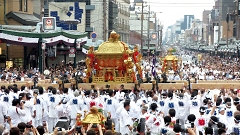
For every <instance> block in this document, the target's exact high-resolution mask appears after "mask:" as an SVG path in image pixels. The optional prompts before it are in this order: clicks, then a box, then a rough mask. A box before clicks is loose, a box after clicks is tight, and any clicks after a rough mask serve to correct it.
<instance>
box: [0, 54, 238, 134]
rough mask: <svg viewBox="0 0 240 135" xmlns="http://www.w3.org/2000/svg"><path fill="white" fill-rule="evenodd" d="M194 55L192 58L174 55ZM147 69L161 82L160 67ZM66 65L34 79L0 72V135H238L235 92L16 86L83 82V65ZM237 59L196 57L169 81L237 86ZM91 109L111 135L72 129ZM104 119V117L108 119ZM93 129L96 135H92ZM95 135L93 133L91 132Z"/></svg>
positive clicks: (25, 73)
mask: <svg viewBox="0 0 240 135" xmlns="http://www.w3.org/2000/svg"><path fill="white" fill-rule="evenodd" d="M180 52H181V54H179V56H181V55H182V54H183V53H184V54H189V55H190V54H191V55H197V54H194V53H193V52H187V51H180ZM189 61H190V60H189ZM152 66H155V67H156V68H155V69H156V72H157V73H158V74H157V75H159V78H161V72H160V70H161V69H162V67H161V62H159V63H157V64H156V65H151V61H149V59H146V60H145V61H143V67H144V72H143V74H144V76H148V77H149V76H150V77H152V70H151V69H152ZM72 67H73V66H72V63H71V62H69V63H68V64H63V63H61V64H59V65H52V66H51V67H49V68H46V69H45V70H44V72H43V73H40V72H39V71H38V69H37V68H33V69H29V70H24V69H22V68H21V67H20V68H18V69H17V68H13V69H6V70H3V71H1V72H0V77H1V81H3V82H6V83H7V82H12V83H13V85H9V86H8V87H5V86H4V85H3V86H1V91H0V113H1V114H0V134H3V135H28V134H33V135H43V134H53V135H57V134H59V135H63V134H64V135H65V134H78V133H80V134H83V135H85V134H86V135H95V134H96V133H98V134H100V135H103V134H105V135H112V134H122V135H126V134H127V135H132V134H138V135H143V134H150V135H175V134H176V135H180V134H182V135H185V134H190V135H202V134H205V135H225V134H232V135H240V132H239V130H240V124H239V123H240V105H239V103H240V98H239V93H240V90H237V89H225V88H223V89H219V90H214V91H211V90H209V89H189V87H188V88H186V87H184V88H183V89H178V90H177V89H174V88H173V89H171V88H169V89H160V88H159V89H154V90H145V89H142V88H141V85H140V86H139V87H136V88H134V89H132V90H125V89H124V86H123V85H122V86H121V87H120V88H115V89H109V88H108V87H106V88H94V87H92V90H86V89H84V88H79V89H76V88H73V87H72V88H63V89H61V90H59V89H56V88H53V87H51V86H50V87H48V88H46V89H44V88H43V87H40V86H39V87H38V86H36V85H35V86H31V87H30V86H18V85H17V82H18V81H26V80H27V81H29V80H30V81H31V80H32V81H36V80H38V81H39V80H44V79H50V80H52V83H55V82H54V79H52V78H66V80H68V79H71V78H74V77H76V76H79V77H80V78H82V79H80V80H82V81H83V78H84V76H85V73H84V68H85V67H84V65H80V66H79V67H78V68H76V69H74V68H72ZM239 67H240V66H239V59H238V58H231V57H225V58H220V57H218V56H210V55H208V54H202V59H201V61H197V62H192V63H179V68H178V70H177V71H176V72H175V73H174V74H167V76H168V78H169V80H186V79H189V78H194V79H196V80H237V79H239V78H240V77H239V72H238V71H239ZM93 106H95V107H97V108H101V109H102V110H103V114H104V116H106V117H110V119H111V121H112V123H113V125H112V126H113V127H114V129H115V133H114V132H113V131H112V130H111V129H110V128H109V127H111V126H105V127H102V126H101V125H96V124H94V123H92V124H89V126H88V127H87V129H84V128H81V127H78V126H76V123H77V121H76V118H77V114H81V116H82V117H81V119H83V118H84V116H85V115H86V114H87V113H88V112H89V111H90V109H91V108H92V107H93ZM109 114H110V115H109ZM96 129H98V130H96ZM96 131H97V132H96Z"/></svg>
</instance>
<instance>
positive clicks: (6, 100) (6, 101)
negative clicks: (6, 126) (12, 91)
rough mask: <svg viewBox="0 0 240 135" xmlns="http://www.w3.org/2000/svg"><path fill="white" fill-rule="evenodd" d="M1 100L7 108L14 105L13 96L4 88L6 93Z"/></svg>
mask: <svg viewBox="0 0 240 135" xmlns="http://www.w3.org/2000/svg"><path fill="white" fill-rule="evenodd" d="M0 101H1V102H4V105H5V107H6V108H8V107H9V106H12V101H13V97H12V96H10V95H9V90H8V89H5V90H4V95H2V96H1V100H0Z"/></svg>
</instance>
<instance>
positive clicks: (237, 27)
mask: <svg viewBox="0 0 240 135" xmlns="http://www.w3.org/2000/svg"><path fill="white" fill-rule="evenodd" d="M239 3H240V1H239V0H238V1H237V9H236V10H237V13H235V16H236V18H235V19H236V21H235V23H236V39H237V40H238V38H239V37H238V35H239V32H238V30H239V24H238V15H239Z"/></svg>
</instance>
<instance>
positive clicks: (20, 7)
mask: <svg viewBox="0 0 240 135" xmlns="http://www.w3.org/2000/svg"><path fill="white" fill-rule="evenodd" d="M22 10H23V9H22V0H19V11H22Z"/></svg>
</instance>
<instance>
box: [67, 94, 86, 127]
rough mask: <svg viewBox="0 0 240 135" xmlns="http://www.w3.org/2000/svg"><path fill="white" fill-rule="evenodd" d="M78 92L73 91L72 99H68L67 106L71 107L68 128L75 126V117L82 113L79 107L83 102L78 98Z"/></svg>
mask: <svg viewBox="0 0 240 135" xmlns="http://www.w3.org/2000/svg"><path fill="white" fill-rule="evenodd" d="M79 93H80V91H78V90H75V92H74V96H75V97H74V98H72V99H70V101H69V105H70V107H71V124H70V126H71V127H73V126H74V125H75V124H76V116H77V113H78V112H82V108H81V106H83V105H84V103H83V100H82V99H81V98H80V97H79ZM82 115H83V114H82Z"/></svg>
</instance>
